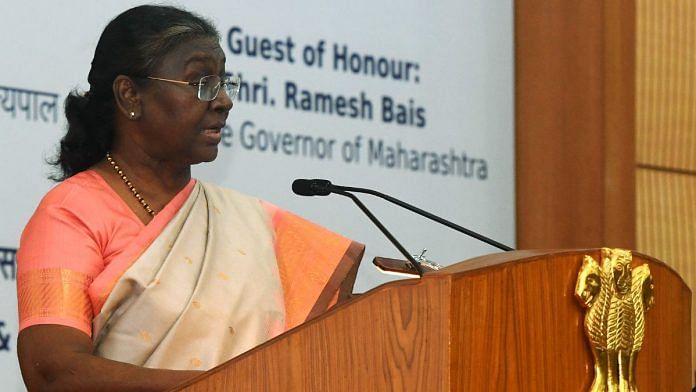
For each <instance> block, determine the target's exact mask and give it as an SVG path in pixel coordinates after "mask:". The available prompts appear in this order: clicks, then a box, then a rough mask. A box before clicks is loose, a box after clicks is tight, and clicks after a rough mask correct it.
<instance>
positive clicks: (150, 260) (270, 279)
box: [17, 172, 363, 370]
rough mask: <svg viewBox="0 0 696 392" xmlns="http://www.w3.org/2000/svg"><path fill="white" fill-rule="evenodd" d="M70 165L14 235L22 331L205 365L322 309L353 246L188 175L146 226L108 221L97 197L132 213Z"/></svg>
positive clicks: (126, 355) (332, 297) (106, 352)
mask: <svg viewBox="0 0 696 392" xmlns="http://www.w3.org/2000/svg"><path fill="white" fill-rule="evenodd" d="M80 175H81V177H78V178H76V179H75V180H73V182H72V183H67V184H65V183H64V184H61V185H59V186H58V187H56V188H55V189H54V190H53V191H51V192H50V193H49V195H47V196H46V198H44V200H43V201H42V204H41V205H40V206H39V208H38V209H37V212H36V213H35V215H34V217H33V218H32V221H31V222H30V224H29V225H27V228H26V229H25V232H24V233H23V236H22V242H21V245H20V251H19V255H18V276H17V289H18V298H19V311H20V329H23V328H27V327H29V326H31V325H36V324H60V325H66V326H70V327H74V328H78V329H80V330H82V331H83V332H85V333H87V334H90V335H91V336H92V338H93V341H94V344H95V353H96V354H97V355H99V356H102V357H105V358H110V359H114V360H118V361H123V362H128V363H132V364H136V365H141V366H146V367H153V368H167V369H199V370H203V369H209V368H211V367H214V366H216V365H218V364H220V363H222V362H224V361H226V360H228V359H230V358H232V357H234V356H236V355H239V354H241V353H242V352H245V351H247V350H249V349H251V348H253V347H254V346H256V345H258V344H260V343H263V342H264V341H266V340H268V339H270V338H272V337H274V336H276V335H278V334H280V333H282V332H283V331H285V330H287V329H289V328H292V327H294V326H297V325H298V324H300V323H302V322H304V321H305V320H307V319H309V318H312V317H314V316H316V315H318V314H320V313H322V312H323V311H325V310H327V309H328V308H329V307H330V306H331V305H332V304H333V303H335V301H336V299H337V295H338V291H339V287H340V285H341V283H342V282H343V280H344V279H345V277H346V276H347V275H348V273H349V272H350V270H351V269H352V268H353V267H355V266H356V265H357V263H358V262H359V261H360V257H361V256H362V252H363V246H362V245H360V244H357V243H355V242H352V241H350V240H348V239H346V238H344V237H341V236H339V235H336V234H334V233H331V232H329V231H328V230H326V229H323V228H321V227H319V226H317V225H315V224H312V223H310V222H308V221H305V220H303V219H301V218H299V217H297V216H295V215H293V214H290V213H288V212H286V211H283V210H281V209H278V208H276V207H274V206H272V205H270V204H268V203H265V202H262V201H260V200H259V199H256V198H253V197H249V196H246V195H242V194H240V193H238V192H235V191H232V190H229V189H224V188H221V187H218V186H215V185H210V184H205V183H201V182H196V181H192V182H191V183H190V184H189V185H188V186H187V187H186V188H185V189H184V190H182V191H181V193H180V194H179V195H177V196H176V197H175V198H174V199H173V200H172V201H171V202H170V203H169V204H168V205H167V206H166V207H165V208H164V209H163V210H162V211H161V212H160V213H158V214H157V216H156V217H155V218H154V219H153V220H152V221H151V222H150V223H149V224H148V225H142V224H140V226H139V227H138V225H137V222H128V219H125V221H126V223H123V222H121V221H123V219H118V218H116V219H115V220H114V222H117V223H118V222H121V223H120V225H119V224H113V222H111V223H109V222H110V219H109V218H104V217H99V214H97V213H98V212H99V211H93V209H94V208H93V207H94V206H95V205H97V206H99V205H100V203H106V204H104V205H108V206H107V207H104V209H106V210H108V209H109V208H120V209H121V210H120V212H126V213H130V214H131V215H132V216H134V214H132V211H129V210H128V211H123V208H124V207H125V203H123V202H122V201H121V200H120V199H118V200H109V199H110V198H113V197H116V198H118V196H116V195H115V194H114V193H113V191H112V190H111V189H110V188H108V185H106V183H103V184H100V183H99V182H100V181H101V182H103V180H102V179H101V178H100V177H98V175H97V174H96V173H93V172H92V173H85V174H82V173H81V174H80ZM80 175H78V176H80ZM75 177H77V176H75ZM68 181H70V180H68ZM63 185H66V186H64V187H63V189H60V188H61V186H63ZM104 187H107V188H106V189H105V188H104ZM95 189H99V190H100V191H101V193H99V192H97V193H96V195H97V196H95V197H96V199H95V200H92V202H93V203H92V204H90V203H85V200H84V195H83V193H85V192H87V193H89V191H90V190H91V191H94V190H95ZM92 193H94V192H92ZM76 201H79V203H77V202H76ZM118 202H120V203H121V205H119V204H118ZM109 203H111V204H109ZM113 203H116V204H113ZM85 204H90V205H85ZM114 206H115V207H114ZM125 208H127V207H125ZM104 209H101V213H102V215H103V214H105V213H106V212H105V211H104ZM95 215H96V216H95ZM130 218H132V217H130ZM105 222H106V223H105ZM109 235H111V236H112V237H113V238H120V241H121V243H118V244H116V245H114V244H113V242H114V241H111V240H110V238H109ZM124 236H125V239H124V238H123V237H124ZM116 242H118V241H116Z"/></svg>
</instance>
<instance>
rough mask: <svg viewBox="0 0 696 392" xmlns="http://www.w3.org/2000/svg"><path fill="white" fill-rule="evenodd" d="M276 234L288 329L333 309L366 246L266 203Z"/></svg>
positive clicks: (264, 203) (264, 204)
mask: <svg viewBox="0 0 696 392" xmlns="http://www.w3.org/2000/svg"><path fill="white" fill-rule="evenodd" d="M262 204H263V206H264V207H265V208H266V210H267V211H268V212H269V214H270V216H271V221H272V225H273V229H274V231H275V236H276V238H275V250H276V258H277V261H278V270H279V272H280V280H281V283H282V285H283V292H284V298H285V314H286V315H285V317H286V322H285V324H286V329H290V328H293V327H296V326H298V325H300V324H302V323H303V322H305V321H307V320H308V319H310V318H313V317H316V316H318V315H319V314H321V313H323V312H324V311H326V310H327V309H328V308H329V307H331V306H332V305H333V304H334V303H335V302H336V299H337V298H338V292H339V289H340V288H341V283H342V282H343V281H344V279H345V278H346V277H347V276H348V275H349V274H350V273H351V271H352V270H353V269H354V267H356V266H357V263H359V262H360V259H361V258H362V254H363V252H364V249H365V247H364V245H362V244H359V243H357V242H353V241H352V240H350V239H348V238H345V237H343V236H340V235H338V234H335V233H333V232H330V231H328V230H327V229H324V228H323V227H321V226H319V225H316V224H314V223H312V222H309V221H307V220H305V219H302V218H300V217H298V216H296V215H294V214H292V213H289V212H287V211H284V210H281V209H279V208H278V207H275V206H274V205H272V204H270V203H267V202H262Z"/></svg>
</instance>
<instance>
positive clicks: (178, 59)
mask: <svg viewBox="0 0 696 392" xmlns="http://www.w3.org/2000/svg"><path fill="white" fill-rule="evenodd" d="M224 74H225V54H224V52H223V51H222V49H221V48H220V45H219V44H218V42H217V40H215V39H212V38H200V39H194V40H190V41H188V42H184V43H182V44H180V45H179V46H177V47H176V48H175V49H174V50H172V51H171V52H170V53H169V54H167V55H166V56H165V57H164V58H163V59H162V61H161V62H160V64H159V65H158V66H157V67H156V68H155V71H154V72H153V73H152V74H151V75H149V76H153V77H158V78H165V79H172V80H180V81H188V82H197V81H198V80H199V79H200V78H201V77H203V76H206V75H219V76H221V77H223V76H224ZM231 108H232V101H231V100H230V98H229V97H228V96H227V94H226V93H225V89H224V88H220V91H219V92H218V96H217V98H215V99H214V100H212V101H209V102H204V101H201V100H199V99H198V87H193V86H187V85H181V84H174V83H170V82H164V81H156V80H151V81H148V85H147V86H146V88H144V89H143V90H142V91H141V110H142V113H141V116H140V118H139V119H138V121H139V124H138V125H139V128H140V131H141V135H140V137H139V139H140V140H141V142H142V144H143V145H142V146H141V147H142V148H143V149H145V151H147V152H148V154H149V155H150V156H152V157H153V158H155V159H158V160H161V161H169V162H172V163H175V164H181V165H192V164H196V163H200V162H209V161H212V160H214V159H215V157H216V156H217V152H218V143H220V137H221V129H222V127H224V125H225V121H226V119H227V115H228V113H229V111H230V109H231Z"/></svg>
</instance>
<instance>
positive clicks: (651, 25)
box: [636, 0, 696, 174]
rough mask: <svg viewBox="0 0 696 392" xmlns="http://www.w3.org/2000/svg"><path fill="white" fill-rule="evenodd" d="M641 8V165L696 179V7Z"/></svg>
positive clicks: (646, 4) (651, 2)
mask: <svg viewBox="0 0 696 392" xmlns="http://www.w3.org/2000/svg"><path fill="white" fill-rule="evenodd" d="M637 6H638V10H637V15H636V19H637V30H636V47H637V53H636V54H637V64H636V81H637V85H636V91H637V95H636V107H637V111H636V118H637V128H636V137H637V140H636V143H637V156H636V158H637V162H638V163H639V164H648V165H652V166H656V167H659V168H669V169H682V170H687V171H691V172H692V174H696V131H695V130H696V73H695V72H694V69H696V23H695V22H696V2H693V1H682V0H659V1H657V0H639V1H637Z"/></svg>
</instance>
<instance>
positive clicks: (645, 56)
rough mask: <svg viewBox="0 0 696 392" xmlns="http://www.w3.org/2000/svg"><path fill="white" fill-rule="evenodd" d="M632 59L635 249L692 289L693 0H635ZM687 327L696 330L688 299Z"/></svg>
mask: <svg viewBox="0 0 696 392" xmlns="http://www.w3.org/2000/svg"><path fill="white" fill-rule="evenodd" d="M636 60H637V61H636V108H637V111H636V163H637V169H636V170H637V183H636V198H637V222H636V232H637V233H636V235H637V243H636V248H637V249H638V250H639V251H641V252H643V253H647V254H650V255H653V256H655V257H657V258H659V259H661V260H663V261H665V262H666V263H668V264H670V265H671V266H672V267H673V268H675V269H676V270H677V271H678V272H679V273H680V274H681V275H682V277H683V278H684V280H685V281H686V283H687V284H688V285H689V287H690V288H691V290H692V291H693V290H694V289H696V2H694V1H683V0H659V1H658V0H640V1H638V2H637V12H636ZM691 328H692V336H693V337H696V306H694V302H693V301H692V326H691ZM692 341H694V340H693V339H692ZM692 363H693V364H694V365H695V366H696V341H694V346H693V347H692Z"/></svg>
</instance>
